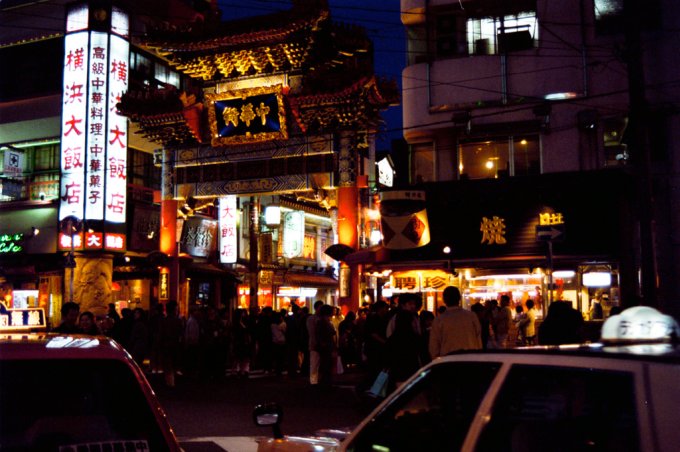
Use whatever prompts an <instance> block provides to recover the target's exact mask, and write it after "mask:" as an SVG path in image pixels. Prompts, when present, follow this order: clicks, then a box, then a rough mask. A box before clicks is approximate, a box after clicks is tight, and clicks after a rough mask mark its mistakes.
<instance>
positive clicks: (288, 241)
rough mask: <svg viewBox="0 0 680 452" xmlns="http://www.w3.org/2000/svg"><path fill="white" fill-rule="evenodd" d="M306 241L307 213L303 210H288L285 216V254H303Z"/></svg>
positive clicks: (290, 255)
mask: <svg viewBox="0 0 680 452" xmlns="http://www.w3.org/2000/svg"><path fill="white" fill-rule="evenodd" d="M304 242H305V213H304V212H303V211H301V210H294V211H292V212H286V214H285V216H284V217H283V255H284V256H285V257H288V258H291V257H299V256H302V250H303V249H304Z"/></svg>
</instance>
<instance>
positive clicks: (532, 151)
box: [458, 135, 541, 179]
mask: <svg viewBox="0 0 680 452" xmlns="http://www.w3.org/2000/svg"><path fill="white" fill-rule="evenodd" d="M540 163H541V162H540V141H539V137H538V136H537V135H527V136H514V137H513V136H511V137H507V138H506V137H503V138H496V139H490V140H485V141H467V142H463V143H461V144H459V146H458V173H459V175H460V178H461V179H497V178H499V177H506V176H528V175H537V174H540V172H541V165H540Z"/></svg>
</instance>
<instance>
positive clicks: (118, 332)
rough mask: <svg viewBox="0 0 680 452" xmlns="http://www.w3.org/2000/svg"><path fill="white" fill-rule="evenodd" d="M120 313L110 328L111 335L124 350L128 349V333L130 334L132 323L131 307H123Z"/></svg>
mask: <svg viewBox="0 0 680 452" xmlns="http://www.w3.org/2000/svg"><path fill="white" fill-rule="evenodd" d="M120 314H121V316H120V320H119V321H117V322H115V323H114V324H113V328H112V329H111V337H113V339H114V340H115V341H116V342H118V343H119V344H120V345H122V346H123V347H124V348H125V350H127V351H130V335H131V334H132V324H133V323H134V316H133V313H132V309H130V308H123V309H121V311H120Z"/></svg>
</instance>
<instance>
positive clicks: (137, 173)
mask: <svg viewBox="0 0 680 452" xmlns="http://www.w3.org/2000/svg"><path fill="white" fill-rule="evenodd" d="M130 152H131V154H132V156H131V158H130V159H129V160H130V161H131V162H132V166H129V167H128V173H129V174H128V180H129V181H130V183H131V184H133V185H139V186H141V187H147V188H151V189H158V188H159V187H160V174H161V169H160V168H158V167H156V166H154V164H153V155H152V154H149V153H147V152H143V151H138V150H136V149H132V148H131V149H130Z"/></svg>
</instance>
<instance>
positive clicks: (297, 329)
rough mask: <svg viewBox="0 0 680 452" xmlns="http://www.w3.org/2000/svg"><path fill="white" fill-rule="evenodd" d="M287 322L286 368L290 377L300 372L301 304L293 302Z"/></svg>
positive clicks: (285, 319)
mask: <svg viewBox="0 0 680 452" xmlns="http://www.w3.org/2000/svg"><path fill="white" fill-rule="evenodd" d="M284 322H286V350H285V355H286V369H287V370H288V376H289V377H295V376H296V375H297V374H298V372H300V348H301V344H300V342H301V340H302V334H303V333H302V331H303V326H302V325H303V324H302V322H303V317H302V309H301V308H300V305H299V304H297V303H295V302H293V303H291V305H290V313H288V315H286V316H284Z"/></svg>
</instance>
